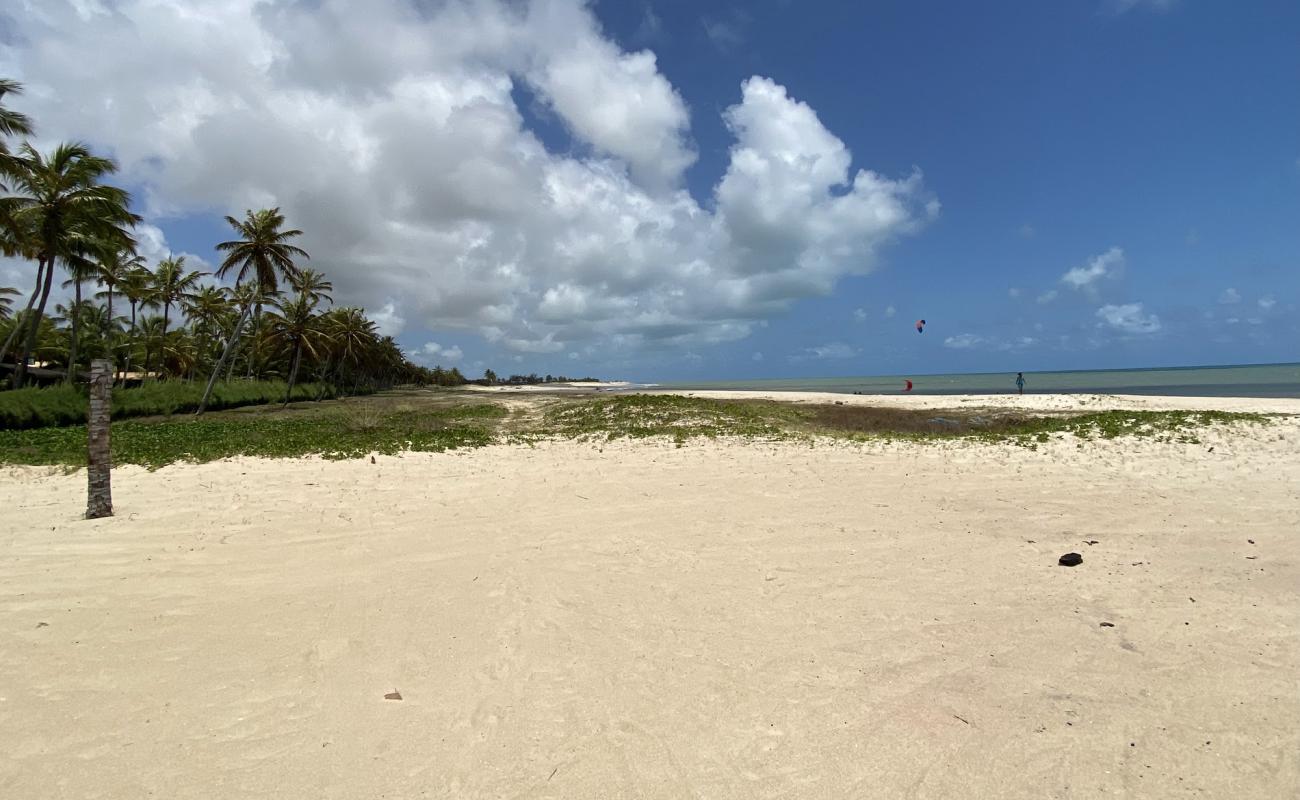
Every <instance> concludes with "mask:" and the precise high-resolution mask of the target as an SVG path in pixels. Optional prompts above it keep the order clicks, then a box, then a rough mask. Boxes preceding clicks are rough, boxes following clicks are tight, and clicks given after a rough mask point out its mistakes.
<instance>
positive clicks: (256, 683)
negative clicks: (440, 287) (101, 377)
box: [0, 398, 1300, 800]
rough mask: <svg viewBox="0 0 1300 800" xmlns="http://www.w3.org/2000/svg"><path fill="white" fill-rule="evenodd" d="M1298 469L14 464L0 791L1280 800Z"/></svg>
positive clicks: (482, 460)
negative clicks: (101, 486)
mask: <svg viewBox="0 0 1300 800" xmlns="http://www.w3.org/2000/svg"><path fill="white" fill-rule="evenodd" d="M915 399H916V400H920V398H915ZM1143 400H1144V402H1150V398H1144V399H1143ZM1211 447H1213V448H1214V449H1213V452H1210V451H1209V448H1211ZM1297 453H1300V422H1297V421H1296V420H1284V421H1281V422H1278V423H1276V424H1275V425H1272V426H1270V427H1268V428H1265V429H1256V430H1253V431H1246V432H1241V431H1220V432H1215V433H1211V434H1209V435H1207V436H1206V437H1204V442H1203V443H1201V444H1160V443H1155V442H1149V441H1136V440H1122V441H1115V442H1096V443H1089V444H1086V445H1084V446H1083V447H1081V448H1080V447H1078V446H1077V445H1076V443H1075V442H1073V441H1069V440H1066V441H1059V442H1053V443H1051V444H1049V445H1046V446H1044V447H1042V448H1040V449H1039V450H1037V451H1029V450H1026V449H1023V448H1016V447H1012V446H989V445H964V444H948V445H930V446H916V445H903V444H895V445H870V446H836V445H830V444H826V445H819V446H817V447H808V446H798V445H792V444H782V445H772V444H762V443H710V444H689V445H687V446H686V447H684V448H681V449H677V448H674V447H672V446H671V445H669V444H665V443H656V442H640V443H619V444H613V445H607V446H604V447H603V448H599V447H597V446H593V445H583V444H575V443H562V444H553V445H546V446H541V447H538V448H536V449H528V448H521V447H516V448H507V447H493V448H487V449H482V450H476V451H466V452H462V453H450V454H444V455H431V454H411V455H406V456H403V457H400V458H398V457H392V458H386V457H380V458H379V459H378V460H377V463H375V464H371V463H370V462H369V460H358V461H348V462H323V461H318V460H301V461H261V460H238V461H231V462H220V463H212V464H204V465H180V466H173V467H169V468H166V469H163V470H160V471H158V472H155V473H149V472H146V471H144V470H141V469H138V468H122V469H119V470H117V471H116V472H115V474H114V493H115V499H116V502H117V510H118V516H116V517H114V518H112V519H107V520H99V521H93V522H88V521H83V520H79V519H78V518H77V517H78V514H79V512H80V511H81V510H82V509H83V508H84V502H85V496H84V492H85V475H84V473H81V474H74V475H62V474H55V473H52V472H51V471H49V470H35V469H8V470H5V471H3V472H0V508H2V509H4V511H3V514H0V559H2V560H0V752H2V753H3V757H0V796H3V797H5V798H15V800H20V799H21V800H26V799H27V798H78V800H81V799H82V798H137V797H158V798H169V799H172V798H339V799H340V800H342V799H343V798H348V799H351V798H416V797H457V798H459V797H529V798H543V797H556V798H560V797H563V798H607V797H610V798H612V797H671V798H676V797H697V796H698V797H710V798H733V797H734V798H750V797H800V798H804V797H811V798H846V797H915V798H957V797H960V798H983V797H1012V798H1019V797H1024V798H1031V797H1032V798H1046V797H1062V798H1064V797H1096V796H1121V797H1129V798H1136V797H1150V798H1168V797H1212V798H1269V799H1270V800H1272V799H1273V798H1282V797H1295V796H1297V794H1300V692H1298V691H1297V689H1298V688H1300V685H1298V682H1297V675H1300V635H1298V631H1300V565H1298V564H1297V555H1298V554H1300V548H1297V538H1298V535H1297V531H1300V456H1298V455H1297ZM1248 539H1253V540H1254V543H1253V544H1251V543H1250V542H1248ZM1031 540H1032V541H1031ZM1085 540H1096V544H1093V545H1089V544H1085V543H1084V542H1085ZM1067 551H1078V552H1080V553H1082V554H1083V556H1084V559H1085V560H1084V563H1083V564H1082V565H1081V566H1079V567H1076V568H1074V569H1068V568H1063V567H1058V566H1057V565H1056V560H1057V557H1058V556H1059V555H1060V554H1061V553H1064V552H1067ZM1103 621H1105V622H1112V623H1114V627H1113V628H1103V627H1100V626H1099V623H1101V622H1103ZM394 689H396V690H398V691H399V692H400V693H401V695H402V698H403V699H402V700H401V701H388V700H384V698H383V696H384V694H385V693H386V692H392V691H393V690H394Z"/></svg>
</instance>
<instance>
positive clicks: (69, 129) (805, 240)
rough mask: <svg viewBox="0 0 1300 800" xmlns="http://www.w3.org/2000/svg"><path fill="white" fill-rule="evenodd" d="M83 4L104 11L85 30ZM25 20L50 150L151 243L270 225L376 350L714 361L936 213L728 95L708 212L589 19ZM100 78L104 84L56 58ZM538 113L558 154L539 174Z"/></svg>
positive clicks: (827, 137)
mask: <svg viewBox="0 0 1300 800" xmlns="http://www.w3.org/2000/svg"><path fill="white" fill-rule="evenodd" d="M93 7H98V6H93ZM91 8H92V6H91V5H89V4H71V3H62V2H59V3H33V4H30V5H29V6H28V7H27V10H26V11H25V13H24V14H22V15H19V16H16V17H14V18H13V27H14V30H12V31H11V32H10V33H11V36H10V37H9V46H8V47H7V48H6V51H5V53H4V54H3V55H0V66H4V67H5V74H8V75H12V76H13V77H15V78H17V79H19V80H21V81H23V82H24V83H26V84H27V89H28V91H27V94H26V95H24V97H23V98H22V110H23V111H26V112H28V113H31V114H33V115H34V116H35V118H36V119H37V120H39V121H40V123H41V124H40V129H41V133H42V135H46V136H49V137H52V138H53V139H89V140H90V141H92V143H94V144H95V145H96V146H97V147H99V148H101V149H104V150H107V151H111V152H113V153H114V155H115V156H116V157H117V158H118V159H119V161H120V162H121V164H122V166H123V174H124V177H125V179H127V180H129V181H132V182H138V183H142V184H143V185H144V186H145V187H146V191H145V192H144V193H143V195H142V199H143V200H144V201H145V204H146V206H147V208H146V214H147V215H148V216H150V217H151V219H152V220H153V221H155V222H156V221H157V218H159V217H162V216H166V215H179V214H189V213H199V214H205V215H206V214H213V215H215V214H219V213H232V214H235V215H236V216H239V215H242V213H243V210H244V209H245V208H249V207H258V206H263V205H279V206H281V207H282V209H283V211H284V212H285V214H286V216H287V218H288V221H289V224H291V225H292V226H294V227H298V228H302V229H303V230H304V231H305V236H304V237H303V240H302V245H303V246H304V247H305V248H306V249H307V250H309V251H310V252H311V253H312V254H313V256H314V258H313V259H312V266H313V267H315V268H317V269H321V270H322V271H324V272H325V273H326V274H328V275H329V276H330V278H331V279H332V280H333V281H334V284H335V287H336V292H335V294H336V299H337V300H338V301H339V302H340V303H346V304H357V305H362V306H364V307H366V308H367V309H369V310H370V312H371V315H372V317H374V318H375V319H376V321H377V322H379V323H380V325H381V327H382V328H383V330H384V332H385V333H388V334H390V335H397V334H398V333H400V332H401V331H402V330H403V328H404V327H405V328H409V327H411V326H417V325H418V326H423V327H426V328H429V329H431V330H438V329H456V330H461V331H471V332H477V333H479V334H480V335H482V336H484V337H485V338H487V339H488V340H490V341H492V342H494V343H497V344H500V345H501V346H503V347H507V348H510V349H513V350H515V351H516V352H559V351H561V350H565V349H568V348H570V347H571V346H573V347H585V346H587V345H595V346H598V347H600V348H602V349H607V350H617V351H619V352H627V351H629V350H632V349H636V348H666V347H673V348H683V347H703V346H707V345H709V344H712V343H716V342H724V341H732V340H736V339H739V338H743V337H745V336H746V335H748V333H749V332H750V330H751V329H752V327H753V326H754V325H755V324H756V323H758V322H760V321H762V320H763V319H765V318H767V317H770V316H773V315H776V314H781V313H783V312H785V311H786V310H787V309H788V308H789V307H790V306H791V304H792V303H793V302H794V301H796V300H798V299H800V298H805V297H810V296H817V295H825V294H827V293H829V292H830V291H831V290H832V289H833V287H834V286H835V284H836V282H837V281H838V280H839V279H841V278H843V277H844V276H846V275H853V274H863V273H866V272H869V271H870V270H872V269H873V268H874V267H875V265H876V264H877V262H878V254H879V252H880V250H881V248H882V247H884V246H886V245H887V244H888V243H889V242H890V241H891V240H894V239H896V238H897V237H899V236H903V235H908V234H911V233H913V232H915V231H917V230H918V229H920V227H921V226H923V225H924V224H925V223H926V222H927V221H928V220H929V219H931V218H932V217H933V216H934V215H935V214H936V213H937V212H938V204H937V201H935V200H934V199H933V198H932V197H931V196H930V195H929V194H928V193H927V192H926V191H925V189H924V187H923V185H922V180H921V176H920V173H919V172H917V173H913V174H911V175H907V176H903V177H901V178H897V179H893V178H888V177H885V176H882V175H880V174H878V173H875V172H871V171H869V170H865V169H860V168H855V166H854V163H853V159H852V157H851V155H850V152H849V150H848V148H847V147H846V146H845V144H844V143H843V142H842V141H840V140H839V139H838V138H836V137H835V136H834V135H833V134H832V133H831V132H830V131H828V130H827V129H826V128H825V127H824V126H823V125H822V124H821V121H820V120H819V119H818V117H817V114H816V113H815V112H814V111H813V109H811V108H810V107H809V106H808V105H806V104H805V103H802V102H800V101H798V100H796V99H794V98H792V97H790V96H789V94H788V93H787V92H786V90H785V88H784V87H782V86H781V85H779V84H777V83H776V82H774V81H772V80H770V79H767V78H763V77H759V76H755V77H752V78H749V79H748V80H746V81H744V83H743V84H742V86H741V89H740V95H739V98H738V101H737V102H736V104H735V105H733V106H731V107H730V108H729V109H727V110H726V111H725V112H724V118H725V122H726V124H727V126H728V129H729V130H730V131H731V134H732V136H733V137H734V143H733V146H732V147H731V151H730V160H729V163H728V165H727V167H726V170H725V174H724V176H723V178H722V179H721V180H720V182H719V184H718V185H717V186H716V187H715V189H714V192H713V197H712V198H711V202H710V203H709V204H708V205H707V206H704V205H701V204H700V202H698V201H697V199H696V198H694V197H692V196H691V195H690V194H689V193H688V192H687V191H685V190H684V189H683V188H681V187H682V186H683V173H684V171H685V169H686V168H687V167H688V166H689V165H690V164H691V163H692V162H693V160H694V158H695V156H694V149H693V145H692V143H691V138H690V130H689V125H690V119H689V111H688V108H687V106H686V103H685V100H684V99H683V98H682V97H681V95H680V94H679V93H678V92H677V90H676V89H675V88H674V87H673V86H672V85H671V84H670V83H669V82H668V80H667V78H665V77H664V75H663V74H662V73H661V72H660V71H659V65H658V62H657V60H656V58H655V56H654V54H653V53H651V52H649V51H641V52H625V51H623V50H621V49H620V48H619V47H618V46H617V45H616V44H615V43H614V42H613V41H612V40H610V39H608V38H607V37H605V36H604V34H603V32H602V31H601V29H600V26H599V24H598V23H597V21H596V19H595V17H594V16H593V14H592V13H591V11H590V10H589V8H588V7H587V6H586V5H585V4H583V3H581V2H579V0H533V2H527V3H526V2H494V0H478V1H477V2H453V3H437V4H427V3H417V2H415V0H374V2H371V3H367V4H365V6H364V7H362V6H360V5H358V4H356V3H352V2H348V0H317V1H316V2H312V3H291V2H261V1H260V0H192V2H187V3H185V4H167V3H161V4H160V3H157V2H154V0H117V2H114V3H113V4H112V13H99V12H92V11H88V10H86V9H91ZM78 52H80V53H87V52H95V53H100V54H102V55H101V57H99V58H97V59H96V61H95V63H94V65H93V68H92V67H91V66H90V65H89V63H88V62H86V61H85V60H84V59H70V58H68V57H67V53H78ZM521 88H526V89H527V90H529V92H530V93H531V95H532V97H533V98H534V99H535V101H536V105H537V107H538V108H540V109H541V110H542V113H545V114H550V115H553V117H554V118H555V120H556V121H557V122H558V123H560V124H561V125H563V126H564V128H565V129H567V130H568V131H570V132H571V134H572V136H573V138H574V140H575V141H574V143H573V146H572V147H566V148H564V149H563V150H562V151H551V150H548V149H547V148H546V147H545V145H544V144H543V143H542V141H541V140H540V139H539V138H538V136H536V135H535V134H534V133H533V132H532V131H531V130H529V129H528V127H527V123H526V117H525V115H524V114H523V113H522V112H521V111H520V109H519V108H518V107H517V106H516V100H515V97H516V93H517V90H519V89H521Z"/></svg>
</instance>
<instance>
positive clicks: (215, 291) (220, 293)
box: [185, 286, 232, 365]
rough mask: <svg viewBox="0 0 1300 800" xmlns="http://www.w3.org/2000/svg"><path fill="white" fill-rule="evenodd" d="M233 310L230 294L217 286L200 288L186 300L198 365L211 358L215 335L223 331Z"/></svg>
mask: <svg viewBox="0 0 1300 800" xmlns="http://www.w3.org/2000/svg"><path fill="white" fill-rule="evenodd" d="M231 308H232V301H231V297H230V294H229V293H228V292H226V290H225V289H221V288H219V287H216V286H200V287H199V289H198V291H196V292H194V293H192V294H191V295H190V296H189V297H188V298H187V299H186V301H185V316H187V317H189V320H190V328H191V331H192V333H193V334H194V337H195V344H196V349H197V357H196V358H195V364H196V365H198V364H200V363H202V362H203V360H204V359H206V358H208V357H210V356H211V352H210V351H211V349H212V341H213V334H214V333H217V332H219V331H220V330H221V329H222V326H223V323H225V321H226V319H227V318H228V317H229V316H230V312H231Z"/></svg>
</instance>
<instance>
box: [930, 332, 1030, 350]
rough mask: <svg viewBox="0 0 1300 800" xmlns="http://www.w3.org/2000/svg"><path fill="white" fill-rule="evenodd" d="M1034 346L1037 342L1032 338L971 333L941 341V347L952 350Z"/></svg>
mask: <svg viewBox="0 0 1300 800" xmlns="http://www.w3.org/2000/svg"><path fill="white" fill-rule="evenodd" d="M1036 344H1038V340H1037V339H1035V338H1034V337H1032V336H1017V337H1015V338H1012V339H1003V338H1001V337H998V336H977V335H976V334H973V333H959V334H957V335H956V336H949V337H948V338H946V339H944V340H943V346H944V347H949V348H952V349H953V350H977V349H978V350H1003V351H1005V350H1022V349H1024V348H1026V347H1033V346H1034V345H1036Z"/></svg>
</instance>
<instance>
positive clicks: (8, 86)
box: [0, 78, 32, 153]
mask: <svg viewBox="0 0 1300 800" xmlns="http://www.w3.org/2000/svg"><path fill="white" fill-rule="evenodd" d="M22 93H23V85H22V84H21V83H19V82H18V81H15V80H10V79H9V78H0V137H6V136H31V135H32V121H31V119H30V118H29V117H28V116H27V115H26V114H20V113H18V112H17V111H14V110H13V109H11V108H5V107H4V105H3V101H4V98H5V95H7V94H22ZM0 152H5V153H7V152H9V150H8V147H7V146H6V145H5V142H4V139H3V138H0Z"/></svg>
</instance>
